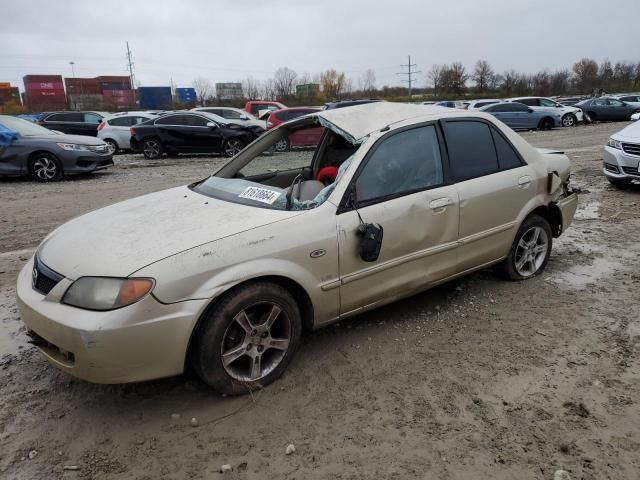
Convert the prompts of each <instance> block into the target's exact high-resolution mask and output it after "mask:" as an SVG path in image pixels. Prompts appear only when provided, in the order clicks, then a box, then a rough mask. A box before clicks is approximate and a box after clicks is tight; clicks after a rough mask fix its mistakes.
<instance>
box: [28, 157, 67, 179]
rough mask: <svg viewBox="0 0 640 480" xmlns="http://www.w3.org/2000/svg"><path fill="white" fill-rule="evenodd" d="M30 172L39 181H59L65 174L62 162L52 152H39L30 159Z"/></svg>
mask: <svg viewBox="0 0 640 480" xmlns="http://www.w3.org/2000/svg"><path fill="white" fill-rule="evenodd" d="M29 173H30V174H31V176H32V177H33V178H35V179H36V180H37V181H39V182H57V181H58V180H61V179H62V176H63V171H62V164H61V163H60V160H58V158H57V157H56V156H55V155H54V154H52V153H38V154H36V155H34V157H33V158H32V159H31V160H30V161H29Z"/></svg>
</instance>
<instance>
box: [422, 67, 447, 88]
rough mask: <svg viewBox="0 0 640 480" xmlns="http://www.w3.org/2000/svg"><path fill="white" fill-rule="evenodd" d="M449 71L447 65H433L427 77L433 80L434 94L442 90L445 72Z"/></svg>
mask: <svg viewBox="0 0 640 480" xmlns="http://www.w3.org/2000/svg"><path fill="white" fill-rule="evenodd" d="M446 69H447V66H446V65H433V66H432V67H431V70H429V73H427V77H428V78H429V80H431V84H432V85H433V92H434V93H438V91H439V90H440V88H441V87H442V79H443V78H442V77H443V75H442V74H443V72H444V71H445V70H446Z"/></svg>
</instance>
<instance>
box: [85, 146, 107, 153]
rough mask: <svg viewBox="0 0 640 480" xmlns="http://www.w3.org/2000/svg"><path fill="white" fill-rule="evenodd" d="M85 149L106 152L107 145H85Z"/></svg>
mask: <svg viewBox="0 0 640 480" xmlns="http://www.w3.org/2000/svg"><path fill="white" fill-rule="evenodd" d="M87 150H89V151H90V152H95V153H107V151H108V150H109V147H108V146H107V145H87Z"/></svg>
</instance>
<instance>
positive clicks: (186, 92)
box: [176, 88, 198, 103]
mask: <svg viewBox="0 0 640 480" xmlns="http://www.w3.org/2000/svg"><path fill="white" fill-rule="evenodd" d="M176 100H178V102H180V103H196V102H197V101H198V96H197V95H196V89H195V88H176Z"/></svg>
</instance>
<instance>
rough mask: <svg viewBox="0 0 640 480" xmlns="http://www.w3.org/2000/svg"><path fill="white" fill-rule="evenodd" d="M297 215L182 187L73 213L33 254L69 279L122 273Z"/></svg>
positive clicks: (119, 275)
mask: <svg viewBox="0 0 640 480" xmlns="http://www.w3.org/2000/svg"><path fill="white" fill-rule="evenodd" d="M298 214H300V212H290V211H281V210H270V209H265V208H258V207H252V206H247V205H240V204H235V203H231V202H226V201H222V200H216V199H214V198H211V197H207V196H204V195H202V194H199V193H196V192H194V191H192V190H190V189H189V188H188V187H186V186H183V187H178V188H172V189H169V190H164V191H160V192H156V193H151V194H148V195H144V196H142V197H137V198H133V199H131V200H126V201H124V202H120V203H116V204H114V205H111V206H108V207H105V208H101V209H99V210H96V211H94V212H91V213H88V214H86V215H82V216H80V217H77V218H75V219H73V220H71V221H69V222H67V223H65V224H64V225H62V226H60V227H58V228H57V229H56V230H54V231H53V232H51V233H50V234H49V236H48V237H47V238H45V240H44V241H43V242H42V244H41V245H40V247H39V249H38V257H39V258H40V259H41V260H42V262H44V263H45V265H47V266H48V267H49V268H51V269H53V270H55V271H56V272H58V273H60V274H61V275H64V276H65V277H67V278H70V279H72V280H75V279H77V278H79V277H82V276H107V277H126V276H128V275H131V274H132V273H133V272H135V271H137V270H140V269H141V268H142V267H145V266H147V265H149V264H150V263H154V262H156V261H158V260H162V259H163V258H167V257H170V256H172V255H175V254H177V253H180V252H183V251H185V250H188V249H190V248H194V247H197V246H199V245H203V244H206V243H209V242H213V241H215V240H219V239H221V238H224V237H228V236H230V235H234V234H237V233H240V232H244V231H247V230H251V229H253V228H257V227H260V226H263V225H267V224H269V223H273V222H277V221H280V220H284V219H287V218H289V217H292V216H296V215H298Z"/></svg>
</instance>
